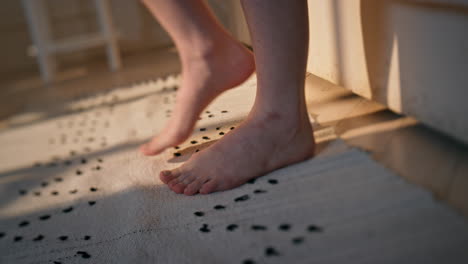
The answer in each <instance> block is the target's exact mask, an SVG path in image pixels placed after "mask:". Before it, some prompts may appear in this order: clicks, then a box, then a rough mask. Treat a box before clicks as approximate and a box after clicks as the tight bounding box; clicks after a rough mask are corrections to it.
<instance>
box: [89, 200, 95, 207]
mask: <svg viewBox="0 0 468 264" xmlns="http://www.w3.org/2000/svg"><path fill="white" fill-rule="evenodd" d="M88 204H89V206H93V205H95V204H96V201H89V202H88Z"/></svg>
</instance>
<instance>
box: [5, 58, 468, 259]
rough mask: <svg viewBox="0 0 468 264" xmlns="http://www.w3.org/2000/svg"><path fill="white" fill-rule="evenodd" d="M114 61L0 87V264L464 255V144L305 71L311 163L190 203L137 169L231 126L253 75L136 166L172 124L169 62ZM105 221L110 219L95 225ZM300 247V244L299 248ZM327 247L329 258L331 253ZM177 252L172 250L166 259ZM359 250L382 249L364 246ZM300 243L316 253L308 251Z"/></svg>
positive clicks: (174, 69)
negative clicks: (153, 138) (169, 145)
mask: <svg viewBox="0 0 468 264" xmlns="http://www.w3.org/2000/svg"><path fill="white" fill-rule="evenodd" d="M124 63H125V68H124V70H123V71H122V72H119V73H107V72H106V71H105V69H103V68H102V66H99V65H98V64H96V65H92V67H91V69H92V70H88V71H89V72H93V73H92V74H90V75H86V76H83V77H79V78H76V77H75V78H74V79H73V80H62V81H60V82H59V83H56V84H53V85H50V86H47V87H41V86H40V85H39V84H38V82H37V81H34V80H32V81H30V80H22V81H21V82H14V83H9V84H8V85H6V86H5V87H6V88H5V89H4V90H3V91H2V93H4V94H5V96H3V95H2V96H1V97H0V98H2V99H1V100H2V101H3V102H2V105H5V107H2V109H1V111H2V112H1V116H2V120H1V121H0V140H5V141H4V142H2V146H3V149H2V150H1V151H0V156H1V157H2V162H1V164H0V168H1V170H0V189H2V192H0V193H1V195H0V197H2V199H0V200H1V201H2V202H1V203H0V208H2V210H0V212H1V213H0V218H1V221H0V251H3V250H5V252H3V253H2V254H0V255H3V256H4V257H5V258H4V261H5V262H6V263H9V261H10V262H11V261H14V262H15V263H16V262H24V263H30V262H31V261H32V260H33V259H36V261H35V262H34V263H36V262H37V263H51V262H52V263H81V261H84V260H86V259H89V258H91V257H92V258H93V259H94V261H99V260H106V259H109V258H111V259H116V260H120V261H122V260H124V259H125V260H126V261H132V260H133V261H134V260H136V259H138V260H141V259H142V256H143V257H144V258H143V259H145V260H148V258H151V259H152V260H154V261H159V262H161V263H163V262H164V263H184V262H186V263H189V262H192V261H193V260H194V259H195V260H196V259H198V260H206V259H209V260H210V262H219V261H220V260H223V254H228V253H226V252H225V251H224V249H223V247H226V245H231V248H232V249H231V251H230V253H229V260H230V262H232V263H263V262H268V263H279V262H284V261H286V260H293V261H296V260H302V262H305V263H311V262H308V261H307V260H308V259H309V260H313V261H312V262H314V263H342V262H343V261H344V260H348V259H350V258H351V259H353V258H354V259H355V260H356V261H357V263H376V261H378V260H382V259H385V260H386V262H388V263H396V262H398V263H440V261H441V260H447V259H451V258H452V260H453V261H452V262H451V263H463V262H461V261H463V260H464V259H468V255H467V254H465V250H464V249H463V248H464V246H463V245H466V242H467V241H468V240H467V239H468V228H467V227H468V225H467V223H466V219H465V220H464V219H463V217H462V216H460V214H464V215H465V216H468V204H467V202H468V196H467V192H466V191H464V190H467V189H468V177H467V176H468V166H467V162H466V161H467V157H468V150H467V147H466V146H463V145H462V144H460V143H458V142H456V141H454V140H452V139H450V138H448V137H447V136H444V135H441V134H439V133H438V132H436V131H435V130H433V129H430V128H428V127H425V126H424V125H422V124H419V123H418V122H417V121H416V120H414V119H412V118H410V117H405V116H400V115H397V114H394V113H392V112H390V111H388V110H386V109H385V107H383V106H382V105H379V104H377V103H373V102H370V101H368V100H366V99H363V98H360V97H358V96H355V95H353V94H351V93H349V91H347V90H345V89H343V88H340V87H336V86H334V85H332V84H330V83H328V82H326V81H324V80H322V79H320V78H317V77H315V76H312V75H309V76H307V102H308V106H309V109H310V119H311V121H312V123H313V125H314V128H315V135H316V138H317V139H318V142H319V151H318V153H319V154H318V157H317V158H315V159H312V160H311V161H308V162H305V163H302V164H298V165H296V166H291V167H288V168H285V169H282V170H278V171H277V172H274V173H271V174H269V175H267V176H266V177H262V178H260V179H259V180H258V181H256V182H252V183H251V184H247V185H245V186H243V187H241V188H238V189H236V190H233V191H230V192H223V193H218V194H215V195H213V196H196V197H195V198H191V199H187V198H186V197H184V196H177V195H175V194H173V193H172V192H170V191H169V190H167V188H165V186H164V185H162V184H160V183H159V182H158V181H157V179H156V184H155V182H154V178H153V177H150V176H148V175H152V174H153V173H152V171H153V170H155V169H158V168H160V167H161V166H177V164H178V163H180V162H183V161H184V160H186V159H187V158H188V157H190V155H191V154H192V153H194V152H196V151H198V150H200V151H203V148H205V147H207V146H208V145H209V144H211V143H210V140H212V139H217V138H220V137H222V136H223V135H224V134H225V133H229V131H230V130H232V128H235V126H236V125H237V124H238V123H239V122H240V121H241V119H240V118H239V117H242V116H245V114H246V113H247V112H248V109H249V107H250V106H251V104H252V102H253V96H252V95H253V92H254V89H252V87H254V86H255V82H254V80H252V79H251V80H249V81H248V82H246V83H245V84H244V85H243V86H242V87H241V88H239V89H235V90H232V91H230V92H229V93H227V94H226V95H225V96H224V95H223V96H222V97H221V98H220V99H219V100H217V101H215V103H213V105H211V106H210V107H209V109H207V110H210V111H211V112H210V113H206V114H203V115H202V120H200V122H199V124H198V127H197V129H196V132H194V134H193V136H192V138H191V139H190V140H188V142H187V143H184V144H183V145H181V146H179V147H178V148H176V149H174V150H169V151H168V152H167V153H165V154H164V155H162V156H161V157H157V158H154V159H150V160H146V159H143V158H141V157H140V156H138V154H137V153H136V152H135V151H134V149H135V147H136V146H137V145H138V144H139V143H140V142H142V141H143V140H145V139H147V138H148V137H149V136H150V135H151V134H153V133H154V132H155V131H157V130H159V129H161V127H162V124H163V122H161V121H162V120H165V119H167V118H168V117H170V113H171V110H170V108H171V105H172V102H173V100H174V95H175V90H174V89H173V88H174V87H176V85H177V83H178V80H179V78H180V76H178V75H177V73H178V70H179V64H178V62H177V60H176V54H175V53H174V51H172V50H167V51H158V52H152V53H149V54H144V56H134V57H130V58H127V59H126V60H124ZM93 67H94V68H93ZM65 77H66V76H65ZM119 87H120V88H119ZM246 95H248V96H246ZM11 99H14V100H11ZM57 102H59V103H57ZM226 110H229V111H226ZM142 124H143V125H142ZM201 128H203V129H201ZM220 131H221V132H220ZM202 136H203V137H202ZM353 146H355V147H357V148H353ZM31 148H32V150H31ZM370 157H372V159H374V160H372V159H371V158H370ZM382 165H383V166H382ZM384 167H386V168H388V169H385V168H384ZM395 174H396V175H399V176H400V177H399V176H396V175H395ZM83 176H84V177H83ZM109 176H111V177H109ZM31 177H34V178H35V179H34V178H31ZM77 186H78V187H77ZM418 186H422V187H424V188H420V187H418ZM59 187H60V189H58V188H59ZM310 190H313V191H310ZM425 190H430V191H431V192H432V195H431V193H430V192H427V191H425ZM83 191H84V193H83ZM18 192H19V196H18ZM246 193H247V194H246ZM62 197H64V198H62ZM434 198H435V199H436V200H434ZM247 201H248V202H247ZM441 201H442V202H441ZM447 204H448V205H450V207H451V209H449V208H448V207H447V206H446V205H447ZM210 206H212V207H213V208H209V207H210ZM122 207H123V208H125V209H124V210H120V209H121V208H122ZM109 216H112V219H113V221H110V222H107V220H104V219H108V218H109ZM135 216H137V217H135ZM50 219H52V220H50ZM90 219H93V221H90ZM422 223H424V224H422ZM12 225H18V226H17V227H15V228H13V229H11V230H10V229H9V227H11V226H12ZM276 227H277V229H278V231H279V233H278V232H276V231H273V230H272V229H276ZM5 230H7V231H5ZM70 230H74V232H70ZM222 230H224V231H222ZM226 230H227V233H226ZM235 230H238V232H237V233H236V232H233V231H235ZM249 230H250V231H249ZM300 230H306V231H307V232H306V233H304V232H302V231H300ZM264 231H265V232H264ZM266 231H268V232H266ZM259 232H260V233H261V234H259ZM262 232H263V233H262ZM208 233H209V234H210V235H207V234H208ZM184 234H185V235H184ZM187 234H190V239H188V240H187V239H186V238H187V236H188V235H187ZM155 236H156V237H158V239H156V240H155V239H154V237H155ZM51 237H52V238H58V240H54V239H51ZM2 238H3V240H2ZM215 238H216V239H215ZM29 239H30V240H29ZM233 239H234V240H233ZM10 240H13V243H14V246H11V247H10V246H9V245H10V244H9V243H11V242H12V241H10ZM25 240H28V241H25ZM182 240H183V242H182ZM232 241H235V242H236V243H235V244H236V246H233V245H234V244H232ZM272 241H273V242H274V245H273V244H271V243H273V242H272ZM281 241H283V242H281ZM353 241H354V242H353ZM21 242H24V243H25V244H21ZM3 243H6V244H3ZM40 243H42V244H40ZM302 244H307V245H308V247H302V248H301V247H296V246H299V245H302ZM21 245H24V247H23V248H22V247H21ZM41 245H42V246H41ZM44 245H47V246H44ZM195 245H196V246H195ZM132 246H134V247H136V248H135V249H137V250H134V249H132ZM205 246H209V247H210V249H208V248H205ZM291 246H293V247H291ZM330 246H333V248H335V250H337V252H334V253H333V254H327V253H329V251H328V250H327V248H328V249H329V248H330ZM174 247H178V248H181V249H183V250H182V251H180V254H176V255H175V256H174V254H166V253H167V252H171V250H172V251H173V250H174ZM154 248H157V249H160V250H161V251H160V252H159V254H155V253H154ZM194 248H196V250H195V251H191V250H193V249H194ZM370 248H372V250H371V251H373V252H376V253H377V254H367V253H366V252H369V249H370ZM116 249H118V250H116ZM309 249H312V250H313V249H315V250H316V252H324V253H323V254H313V255H314V258H312V259H311V258H310V257H311V254H310V253H311V251H310V250H309ZM145 250H147V251H145ZM237 251H238V252H237ZM73 252H74V254H73ZM106 252H113V253H115V254H114V255H113V256H112V257H110V256H108V255H106V254H108V253H106ZM292 252H294V254H292ZM425 252H432V253H433V254H427V253H425ZM191 257H193V258H194V259H190V258H191ZM276 257H277V258H276ZM454 257H459V259H454ZM0 260H2V257H0ZM296 262H297V261H296ZM297 263H299V262H297ZM379 263H380V262H379Z"/></svg>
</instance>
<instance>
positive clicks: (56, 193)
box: [50, 191, 59, 196]
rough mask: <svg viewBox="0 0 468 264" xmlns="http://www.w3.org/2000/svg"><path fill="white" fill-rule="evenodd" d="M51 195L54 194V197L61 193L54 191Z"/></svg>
mask: <svg viewBox="0 0 468 264" xmlns="http://www.w3.org/2000/svg"><path fill="white" fill-rule="evenodd" d="M50 194H52V195H54V196H57V195H58V194H59V192H58V191H52V192H50Z"/></svg>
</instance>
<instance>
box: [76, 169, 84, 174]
mask: <svg viewBox="0 0 468 264" xmlns="http://www.w3.org/2000/svg"><path fill="white" fill-rule="evenodd" d="M75 173H76V175H81V174H83V172H82V171H80V170H76V172H75Z"/></svg>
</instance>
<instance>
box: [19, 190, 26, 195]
mask: <svg viewBox="0 0 468 264" xmlns="http://www.w3.org/2000/svg"><path fill="white" fill-rule="evenodd" d="M18 192H19V194H20V195H26V194H27V193H28V191H26V190H19V191H18Z"/></svg>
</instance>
